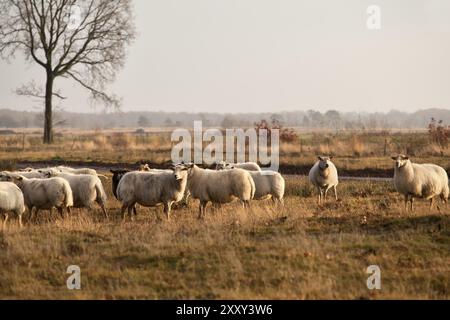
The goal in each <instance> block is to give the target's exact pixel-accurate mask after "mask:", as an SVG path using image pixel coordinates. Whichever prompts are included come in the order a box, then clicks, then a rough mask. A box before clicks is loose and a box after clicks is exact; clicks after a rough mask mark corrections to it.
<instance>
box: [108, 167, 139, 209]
mask: <svg viewBox="0 0 450 320" xmlns="http://www.w3.org/2000/svg"><path fill="white" fill-rule="evenodd" d="M109 171H110V172H111V173H112V174H113V177H112V193H113V194H114V197H116V199H117V200H119V199H118V198H117V187H118V186H119V182H120V180H122V178H123V176H124V175H125V174H127V173H128V172H130V170H127V169H118V170H113V169H111V170H109ZM133 213H134V215H135V216H137V209H136V206H134V207H133Z"/></svg>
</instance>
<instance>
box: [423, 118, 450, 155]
mask: <svg viewBox="0 0 450 320" xmlns="http://www.w3.org/2000/svg"><path fill="white" fill-rule="evenodd" d="M428 133H429V136H430V139H431V141H432V142H434V143H436V144H437V145H438V146H439V147H440V148H441V151H442V149H447V148H448V145H449V140H450V126H448V125H445V124H444V122H443V121H442V120H439V121H438V120H436V119H435V118H431V121H430V124H429V125H428Z"/></svg>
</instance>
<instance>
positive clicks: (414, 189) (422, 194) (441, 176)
mask: <svg viewBox="0 0 450 320" xmlns="http://www.w3.org/2000/svg"><path fill="white" fill-rule="evenodd" d="M392 159H393V160H394V161H395V169H394V185H395V189H396V190H397V191H398V192H399V193H401V194H403V195H404V196H405V210H408V201H409V202H410V203H411V211H413V210H414V206H413V202H414V198H423V199H426V200H430V209H432V207H433V203H434V198H435V197H438V196H440V197H441V199H442V201H443V202H444V203H447V199H448V197H449V186H448V175H447V172H446V171H445V170H444V169H443V168H442V167H439V166H437V165H435V164H418V163H412V162H411V160H410V159H409V157H407V156H405V155H398V156H395V157H392ZM438 209H440V208H439V206H438Z"/></svg>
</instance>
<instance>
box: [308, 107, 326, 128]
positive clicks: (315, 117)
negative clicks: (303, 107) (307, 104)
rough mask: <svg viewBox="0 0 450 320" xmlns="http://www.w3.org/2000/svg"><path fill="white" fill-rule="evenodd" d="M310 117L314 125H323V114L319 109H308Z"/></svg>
mask: <svg viewBox="0 0 450 320" xmlns="http://www.w3.org/2000/svg"><path fill="white" fill-rule="evenodd" d="M308 117H309V119H310V120H311V124H312V126H313V127H322V126H323V123H324V119H323V115H322V113H321V112H319V111H315V110H308Z"/></svg>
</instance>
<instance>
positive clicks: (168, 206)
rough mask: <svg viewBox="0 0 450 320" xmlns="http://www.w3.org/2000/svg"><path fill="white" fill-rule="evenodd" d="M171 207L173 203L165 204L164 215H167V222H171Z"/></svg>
mask: <svg viewBox="0 0 450 320" xmlns="http://www.w3.org/2000/svg"><path fill="white" fill-rule="evenodd" d="M170 207H171V203H164V213H165V214H166V217H167V221H169V220H170Z"/></svg>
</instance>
